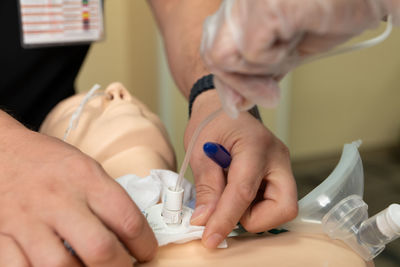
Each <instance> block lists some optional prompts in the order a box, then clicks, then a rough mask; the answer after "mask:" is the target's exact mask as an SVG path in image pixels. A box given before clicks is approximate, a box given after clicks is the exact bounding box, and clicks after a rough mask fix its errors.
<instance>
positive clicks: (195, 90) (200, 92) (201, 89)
mask: <svg viewBox="0 0 400 267" xmlns="http://www.w3.org/2000/svg"><path fill="white" fill-rule="evenodd" d="M213 80H214V75H213V74H209V75H206V76H203V77H202V78H200V79H198V80H197V82H195V84H194V85H193V87H192V89H191V91H190V96H189V118H190V116H191V114H192V109H193V106H194V103H195V102H196V101H197V99H198V98H201V96H204V95H206V96H211V97H212V100H207V101H206V104H207V105H209V101H217V102H218V103H219V105H218V107H217V108H220V107H221V106H222V105H221V103H220V101H219V96H218V94H217V92H216V90H215V86H214V81H213ZM211 92H212V93H211ZM203 98H204V97H203ZM217 108H214V110H216V109H217ZM248 112H249V113H250V114H251V115H252V116H253V117H254V118H256V119H257V120H259V121H260V122H262V119H261V116H260V112H259V111H258V108H257V106H254V107H252V108H251V109H250V110H248Z"/></svg>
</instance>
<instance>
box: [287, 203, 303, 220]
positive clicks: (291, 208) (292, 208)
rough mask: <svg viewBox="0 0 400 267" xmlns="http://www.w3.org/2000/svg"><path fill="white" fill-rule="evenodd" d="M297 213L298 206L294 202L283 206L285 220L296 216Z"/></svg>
mask: <svg viewBox="0 0 400 267" xmlns="http://www.w3.org/2000/svg"><path fill="white" fill-rule="evenodd" d="M298 213H299V206H298V205H297V202H296V203H293V204H289V205H287V206H286V207H285V208H284V212H283V217H284V218H285V221H291V220H293V219H294V218H296V217H297V215H298Z"/></svg>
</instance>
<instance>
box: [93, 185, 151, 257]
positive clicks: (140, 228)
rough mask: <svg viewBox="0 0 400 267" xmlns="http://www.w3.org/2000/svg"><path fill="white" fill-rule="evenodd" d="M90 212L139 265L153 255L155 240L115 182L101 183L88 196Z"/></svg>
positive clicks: (134, 206) (143, 219)
mask: <svg viewBox="0 0 400 267" xmlns="http://www.w3.org/2000/svg"><path fill="white" fill-rule="evenodd" d="M88 202H89V206H90V208H91V209H92V210H93V212H94V213H95V214H96V215H97V216H98V217H99V218H100V219H101V220H102V221H103V223H105V224H106V225H107V227H109V228H110V229H111V231H113V232H114V233H115V234H116V235H117V236H118V237H119V239H120V240H121V241H122V242H123V243H124V245H125V246H126V248H127V249H128V250H129V251H130V253H131V254H132V255H133V256H134V257H135V258H136V259H137V260H139V261H149V260H151V259H152V258H153V257H154V255H155V253H156V252H157V248H158V245H157V240H156V238H155V236H154V233H153V231H152V230H151V228H150V226H149V225H148V224H147V221H146V219H145V218H144V216H143V214H142V213H141V212H140V210H139V209H138V208H137V206H136V205H135V203H134V202H133V201H132V199H131V198H130V197H129V195H128V194H127V193H126V192H125V190H124V189H123V188H122V187H120V186H119V185H118V184H117V183H116V182H115V181H113V180H111V179H104V181H103V183H102V184H101V185H100V186H98V187H96V189H93V190H90V191H89V192H88Z"/></svg>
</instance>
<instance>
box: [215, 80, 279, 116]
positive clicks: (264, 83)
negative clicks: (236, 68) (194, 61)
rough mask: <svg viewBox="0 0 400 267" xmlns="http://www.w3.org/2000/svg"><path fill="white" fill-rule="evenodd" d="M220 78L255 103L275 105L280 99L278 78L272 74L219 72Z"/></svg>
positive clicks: (269, 106) (268, 106)
mask: <svg viewBox="0 0 400 267" xmlns="http://www.w3.org/2000/svg"><path fill="white" fill-rule="evenodd" d="M218 78H219V79H220V80H221V81H222V82H223V83H225V84H226V85H227V86H228V87H230V88H231V89H232V90H235V91H236V93H238V94H239V95H241V96H242V97H243V98H245V99H246V100H250V101H251V102H252V103H253V104H257V105H260V106H263V107H266V108H271V107H275V106H276V105H277V104H278V102H279V99H280V89H279V85H278V82H277V79H276V78H274V77H272V76H268V75H266V76H262V75H246V74H240V73H228V72H223V73H218Z"/></svg>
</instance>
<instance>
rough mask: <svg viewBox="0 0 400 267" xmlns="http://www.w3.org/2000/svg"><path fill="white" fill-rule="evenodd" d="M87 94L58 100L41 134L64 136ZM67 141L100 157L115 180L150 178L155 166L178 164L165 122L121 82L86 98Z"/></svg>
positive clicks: (163, 167) (164, 167)
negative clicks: (134, 176)
mask: <svg viewBox="0 0 400 267" xmlns="http://www.w3.org/2000/svg"><path fill="white" fill-rule="evenodd" d="M83 98H84V94H79V95H75V96H72V97H70V98H68V99H66V100H64V101H62V102H60V103H59V104H58V105H57V106H56V107H55V108H54V109H53V110H52V111H51V112H50V113H49V115H48V116H47V117H46V119H45V121H44V122H43V124H42V126H41V128H40V132H42V133H44V134H47V135H50V136H55V137H58V138H60V139H62V138H63V136H64V133H65V131H66V129H67V128H68V125H69V121H70V119H71V115H72V114H73V113H74V112H75V111H76V109H77V107H78V106H79V104H80V103H81V101H82V99H83ZM66 142H68V143H70V144H71V145H73V146H75V147H77V148H79V149H80V150H81V151H83V152H84V153H86V154H87V155H89V156H91V157H92V158H94V159H95V160H97V161H98V162H99V163H100V164H101V165H102V166H103V168H104V169H105V170H106V171H107V173H108V174H109V175H110V176H111V177H113V178H117V177H120V176H122V175H125V174H136V175H138V176H147V175H148V174H149V171H150V170H151V169H168V170H175V168H176V163H175V155H174V152H173V149H172V146H171V144H170V142H169V141H168V136H167V132H166V130H165V128H164V126H163V124H162V122H161V121H160V119H159V118H158V117H157V116H156V115H155V114H154V113H152V112H150V110H149V109H148V108H147V107H146V106H145V105H144V104H143V103H141V102H140V101H139V100H137V99H136V98H134V97H133V96H132V95H131V94H130V93H129V92H128V91H127V90H126V89H125V88H124V87H123V85H122V84H120V83H113V84H111V85H110V86H109V87H108V88H107V89H106V90H105V92H104V94H101V95H99V96H95V97H94V98H92V99H91V100H89V101H88V102H87V104H86V105H85V107H84V109H83V112H82V114H81V116H80V119H79V122H78V124H77V127H76V128H75V129H74V130H72V131H71V132H70V134H69V136H68V138H67V140H66Z"/></svg>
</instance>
